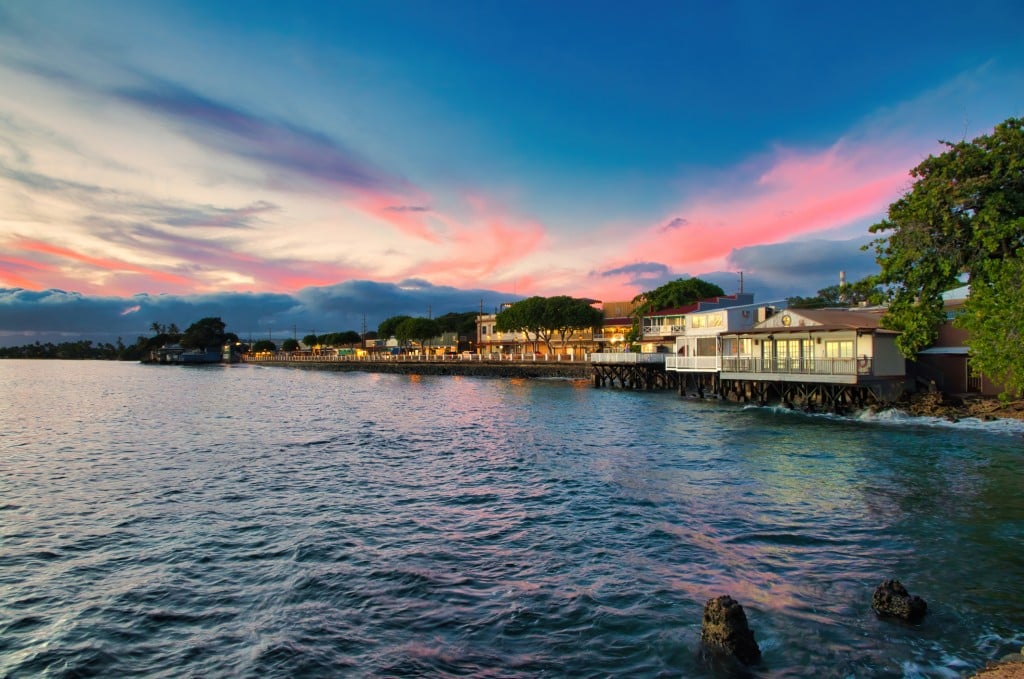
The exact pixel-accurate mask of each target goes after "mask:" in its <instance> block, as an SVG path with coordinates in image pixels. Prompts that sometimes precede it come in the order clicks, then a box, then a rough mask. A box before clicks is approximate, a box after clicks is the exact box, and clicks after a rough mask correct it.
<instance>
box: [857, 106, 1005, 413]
mask: <svg viewBox="0 0 1024 679" xmlns="http://www.w3.org/2000/svg"><path fill="white" fill-rule="evenodd" d="M943 144H944V145H945V147H946V150H945V151H944V152H943V153H941V154H939V155H933V156H929V157H928V158H926V159H925V160H924V161H923V162H922V163H921V164H920V165H918V166H917V167H915V168H914V169H913V170H911V172H910V174H911V176H912V177H913V178H914V184H913V186H912V187H911V189H910V190H909V191H908V192H907V193H906V194H904V195H903V197H901V198H900V199H898V200H897V201H896V202H894V203H893V204H892V205H890V206H889V212H888V216H887V219H885V220H883V221H882V222H880V223H878V224H875V225H874V226H872V227H871V231H872V232H873V233H876V234H883V237H881V238H878V239H876V240H875V241H874V242H873V246H874V249H875V253H876V255H877V258H878V263H879V265H880V266H881V275H880V281H881V283H883V284H884V285H886V286H888V290H889V294H890V300H889V311H888V313H887V314H886V321H885V322H886V325H888V327H891V328H894V329H897V330H900V331H901V332H902V335H901V336H900V338H899V340H898V342H899V346H900V350H901V351H902V352H903V354H904V355H905V356H908V357H910V356H913V355H915V354H916V353H917V352H918V351H920V350H921V349H924V348H925V347H927V346H928V345H930V344H931V343H932V342H934V340H935V338H936V336H937V332H938V326H939V324H940V323H941V322H942V320H943V318H944V310H943V303H942V293H943V291H945V290H948V289H950V288H953V287H956V286H957V285H959V280H960V277H961V276H962V275H963V274H966V275H967V276H968V278H969V281H970V285H971V295H970V298H969V300H968V302H967V303H966V306H965V313H964V314H963V315H962V316H960V317H959V319H958V320H957V323H958V325H960V327H962V328H964V329H966V330H968V331H969V333H970V335H971V336H972V338H973V339H972V340H971V347H972V354H971V359H970V360H971V362H972V365H974V367H976V368H978V369H981V370H983V371H984V372H986V373H987V374H988V375H989V377H991V378H993V379H995V380H996V381H998V382H1002V383H1003V384H1005V385H1006V387H1007V389H1008V391H1012V392H1015V393H1020V392H1021V391H1022V386H1024V385H1022V382H1024V352H1021V350H1020V343H1021V337H1022V335H1024V325H1022V324H1021V314H1020V313H1017V311H1018V310H1019V304H1020V294H1021V292H1020V286H1021V278H1020V273H1021V260H1022V259H1024V119H1021V118H1010V119H1008V120H1006V121H1005V122H1003V123H1000V124H999V125H997V126H996V127H995V129H994V130H993V131H992V133H991V134H987V135H983V136H980V137H978V138H976V139H973V140H971V141H961V142H957V143H952V142H943ZM1015 303H1016V304H1017V305H1018V306H1017V307H1016V308H1014V307H1013V304H1015Z"/></svg>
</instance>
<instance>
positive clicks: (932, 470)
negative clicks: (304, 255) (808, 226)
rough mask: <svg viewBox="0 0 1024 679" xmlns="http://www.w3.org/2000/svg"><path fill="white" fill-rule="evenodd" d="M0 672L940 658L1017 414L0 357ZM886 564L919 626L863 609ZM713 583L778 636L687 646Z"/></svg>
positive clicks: (275, 673)
mask: <svg viewBox="0 0 1024 679" xmlns="http://www.w3.org/2000/svg"><path fill="white" fill-rule="evenodd" d="M0 390H2V391H0V394H2V398H0V677H90V676H97V677H330V676H345V677H349V676H351V677H733V676H752V677H957V676H963V675H965V674H968V673H969V672H970V671H971V670H972V669H974V668H977V667H980V666H981V665H983V664H984V663H985V662H986V661H988V660H990V659H993V658H996V657H998V656H1000V655H1002V654H1004V653H1008V652H1010V651H1014V650H1018V649H1019V648H1020V646H1021V645H1022V644H1024V429H1022V428H1021V427H1020V426H1019V425H1017V424H1016V423H1009V424H1008V423H984V424H983V423H978V422H965V423H959V424H958V425H955V426H954V425H951V424H947V423H940V422H931V421H925V420H913V419H908V418H901V417H899V416H898V415H891V414H889V415H884V416H881V417H877V416H876V417H872V418H866V419H857V418H850V419H843V418H834V417H815V416H807V415H801V414H797V413H790V412H785V411H779V410H773V409H762V408H743V407H739V406H736V405H733V404H724V403H718V402H714V401H687V400H681V399H679V398H678V397H677V396H675V395H674V394H672V393H635V392H622V391H614V390H606V389H600V390H599V389H593V388H592V387H591V386H590V385H589V384H588V383H586V382H572V381H544V380H534V381H521V380H499V379H471V378H459V377H418V376H397V375H378V374H365V373H329V372H315V371H304V370H291V369H286V368H261V367H254V366H246V365H239V366H216V367H195V368H189V367H157V366H142V365H138V364H129V363H105V362H66V361H61V362H58V361H39V362H32V361H0ZM887 578H898V579H900V580H901V581H902V582H903V583H904V584H905V585H906V586H907V588H908V589H909V590H910V591H911V593H912V594H917V595H920V596H922V597H923V598H924V599H926V600H927V601H928V604H929V613H928V615H927V617H926V618H925V619H924V621H923V622H922V623H920V624H917V625H909V624H903V623H899V622H894V621H889V620H880V619H878V618H877V617H876V616H875V615H874V613H873V612H872V611H871V608H870V602H871V594H872V592H873V590H874V588H875V586H876V585H878V584H879V583H880V582H881V581H882V580H884V579H887ZM720 594H730V595H731V596H733V597H734V598H735V599H736V600H738V601H739V602H740V603H741V604H742V605H743V606H744V608H745V610H746V613H747V617H748V619H749V621H750V624H751V627H752V628H753V630H754V632H755V635H756V639H757V641H758V643H759V644H760V646H761V649H762V652H763V662H762V664H761V665H758V666H755V667H752V668H750V669H749V670H748V671H747V672H748V673H747V674H745V673H744V671H743V670H742V669H741V668H738V667H737V666H734V665H732V664H730V663H728V662H723V661H721V660H717V659H714V658H709V657H707V656H706V655H705V654H702V653H701V650H700V645H699V636H700V620H701V611H702V607H703V604H704V602H705V601H706V600H707V599H708V598H710V597H714V596H717V595H720Z"/></svg>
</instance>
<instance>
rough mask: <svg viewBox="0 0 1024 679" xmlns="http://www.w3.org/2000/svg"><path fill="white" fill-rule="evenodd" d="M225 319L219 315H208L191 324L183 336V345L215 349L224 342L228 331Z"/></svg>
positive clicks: (193, 347)
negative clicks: (226, 330)
mask: <svg viewBox="0 0 1024 679" xmlns="http://www.w3.org/2000/svg"><path fill="white" fill-rule="evenodd" d="M224 327H225V326H224V321H222V320H221V319H220V317H219V316H208V317H207V318H203V319H200V320H198V321H196V322H195V323H193V324H192V325H190V326H189V327H188V329H186V330H185V334H184V335H182V336H181V346H183V347H185V348H186V349H203V348H207V349H214V348H219V347H220V346H221V345H222V344H224V341H225V338H226V333H225V332H224Z"/></svg>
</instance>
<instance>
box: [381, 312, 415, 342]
mask: <svg viewBox="0 0 1024 679" xmlns="http://www.w3.org/2000/svg"><path fill="white" fill-rule="evenodd" d="M409 318H412V316H392V317H390V318H385V319H384V320H383V321H381V322H380V325H378V326H377V336H378V337H381V338H383V339H388V338H390V337H395V329H396V328H398V324H399V323H401V322H402V321H404V320H406V319H409Z"/></svg>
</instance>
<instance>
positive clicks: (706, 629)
mask: <svg viewBox="0 0 1024 679" xmlns="http://www.w3.org/2000/svg"><path fill="white" fill-rule="evenodd" d="M700 640H701V643H703V644H704V645H705V646H707V647H708V648H710V649H713V650H715V651H718V652H724V653H727V654H729V655H733V656H735V657H736V659H737V660H739V661H740V662H742V663H743V664H745V665H754V664H757V663H758V662H760V661H761V649H760V648H758V646H757V642H756V641H754V633H753V631H751V629H750V627H748V626H747V615H746V613H744V612H743V607H742V606H740V605H739V604H738V603H737V602H736V601H735V600H734V599H733V598H732V597H731V596H727V595H725V596H720V597H716V598H714V599H708V600H707V602H706V603H705V604H704V619H703V621H702V623H701V628H700Z"/></svg>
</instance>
